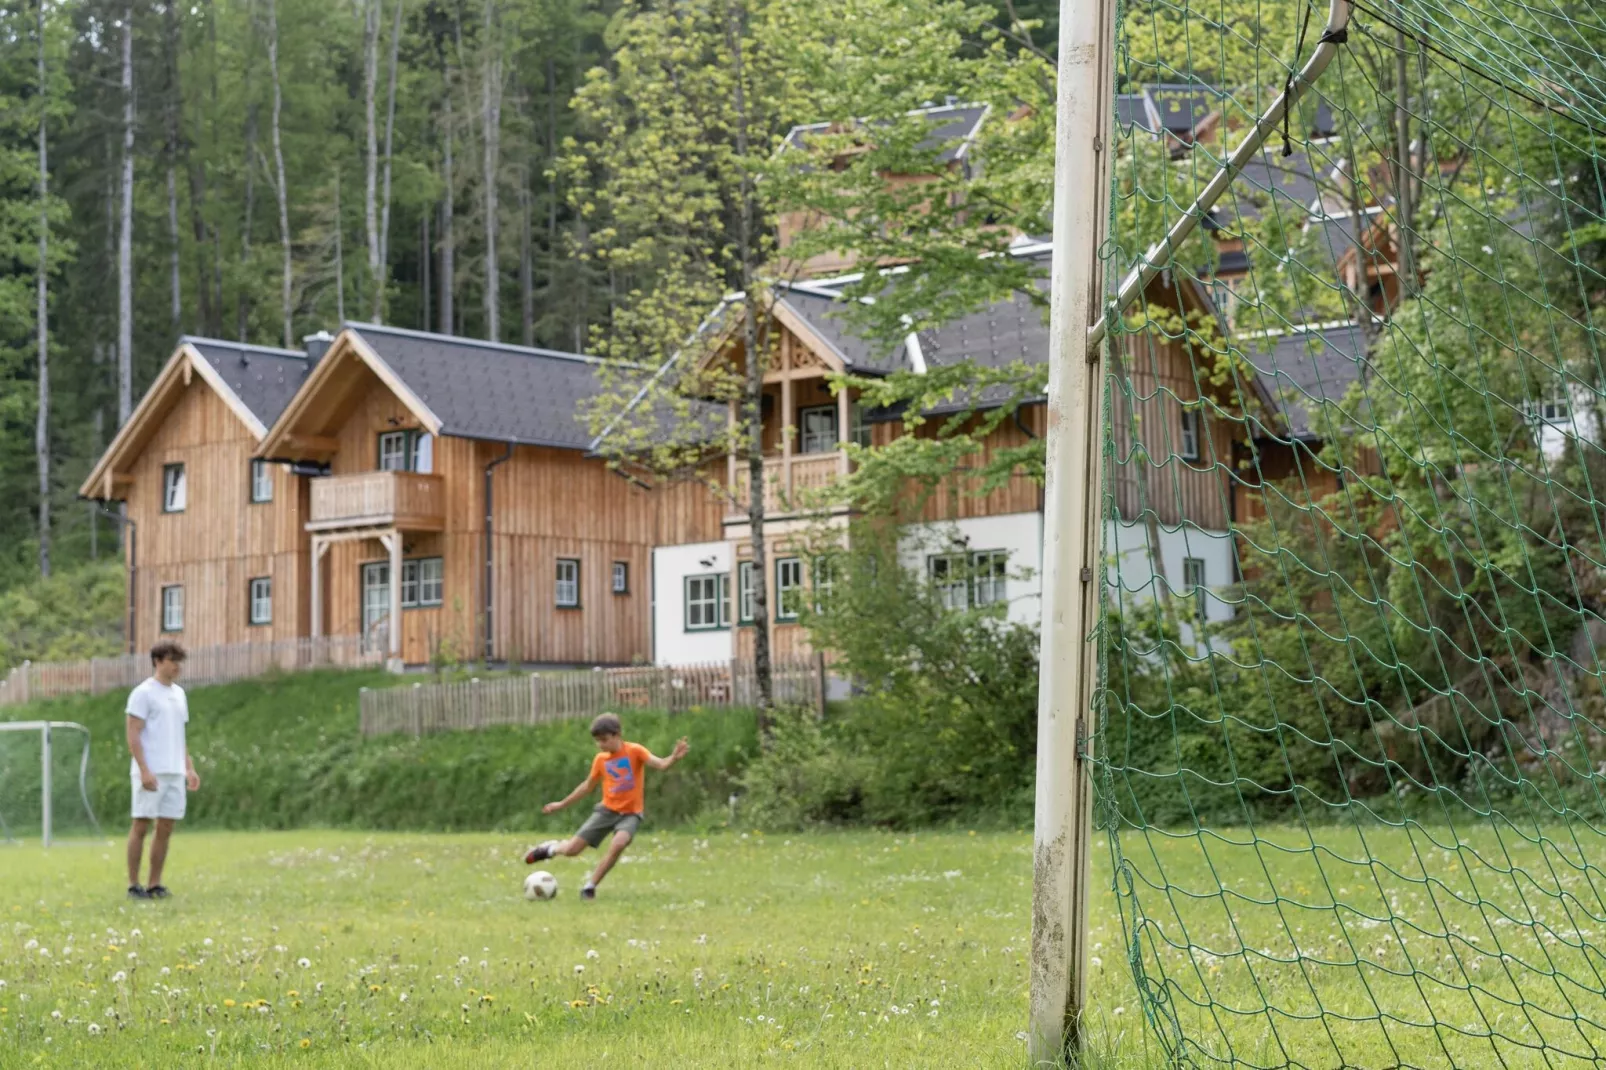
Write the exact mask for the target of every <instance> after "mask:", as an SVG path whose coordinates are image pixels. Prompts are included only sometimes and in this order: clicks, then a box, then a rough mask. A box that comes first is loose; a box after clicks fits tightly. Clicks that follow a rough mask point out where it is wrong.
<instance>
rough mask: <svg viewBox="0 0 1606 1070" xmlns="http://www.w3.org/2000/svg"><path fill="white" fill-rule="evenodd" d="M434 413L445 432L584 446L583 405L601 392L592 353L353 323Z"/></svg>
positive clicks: (531, 443)
mask: <svg viewBox="0 0 1606 1070" xmlns="http://www.w3.org/2000/svg"><path fill="white" fill-rule="evenodd" d="M346 327H347V328H349V329H350V330H353V331H356V332H357V333H358V334H359V335H361V336H362V340H363V341H364V342H366V343H368V345H369V347H370V348H372V349H373V351H374V352H375V353H377V354H379V357H380V359H382V360H383V361H384V362H385V363H386V364H387V365H389V366H390V369H391V370H392V371H393V372H395V373H396V375H397V377H398V378H400V379H401V381H402V382H403V383H404V384H405V385H406V386H407V388H408V389H409V390H411V391H412V392H413V393H414V394H416V395H417V396H418V398H419V400H420V401H422V402H423V403H424V404H425V405H427V406H428V407H429V410H430V411H431V412H433V413H434V414H435V415H436V416H438V417H440V421H441V434H443V435H453V436H457V437H460V438H481V439H491V440H494V441H497V442H517V443H519V444H521V445H527V446H555V447H558V448H560V449H576V450H583V449H586V448H587V447H588V446H590V444H591V436H590V434H589V433H588V432H587V429H586V426H585V423H584V418H583V416H582V415H581V411H580V410H581V405H582V402H584V401H586V400H587V399H589V398H591V397H593V396H595V395H596V393H597V391H598V388H599V384H598V381H597V365H598V364H600V363H601V362H600V361H599V360H598V359H597V358H595V357H586V356H580V355H578V354H575V353H560V352H557V351H555V350H548V349H526V348H524V347H523V346H512V345H502V344H498V343H494V342H482V341H479V340H477V339H473V338H455V337H450V336H447V335H440V334H425V333H423V332H421V331H408V330H403V329H401V328H398V327H379V326H375V325H373V324H370V323H348V324H346Z"/></svg>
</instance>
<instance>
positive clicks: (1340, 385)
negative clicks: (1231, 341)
mask: <svg viewBox="0 0 1606 1070" xmlns="http://www.w3.org/2000/svg"><path fill="white" fill-rule="evenodd" d="M1243 346H1244V357H1245V358H1246V359H1247V360H1248V361H1249V363H1250V364H1251V365H1253V366H1254V368H1255V373H1256V376H1257V378H1259V380H1260V382H1261V385H1262V386H1263V387H1264V388H1265V390H1266V392H1267V393H1268V394H1270V395H1271V396H1272V397H1273V398H1275V399H1276V400H1277V403H1278V405H1279V406H1280V407H1281V408H1282V411H1283V415H1284V416H1285V417H1286V418H1287V420H1288V433H1289V435H1290V436H1291V437H1293V438H1297V439H1307V440H1309V439H1323V438H1333V437H1335V436H1337V435H1339V434H1341V433H1342V432H1343V426H1342V424H1341V421H1343V414H1342V413H1341V412H1340V411H1338V410H1337V409H1335V408H1332V407H1324V406H1323V404H1322V403H1323V402H1332V403H1333V405H1334V406H1336V405H1338V404H1340V403H1342V402H1343V400H1344V394H1345V392H1346V391H1347V390H1348V389H1349V387H1350V384H1351V383H1353V382H1355V380H1357V379H1358V378H1360V375H1361V369H1362V367H1363V365H1364V362H1365V359H1366V358H1365V344H1364V338H1363V336H1362V334H1361V329H1360V327H1358V326H1356V325H1355V324H1340V325H1338V326H1329V327H1319V328H1312V329H1309V330H1299V331H1293V332H1290V333H1288V334H1283V335H1277V336H1273V337H1270V338H1262V339H1257V340H1254V341H1246V342H1244V343H1243ZM1324 408H1325V411H1321V410H1323V409H1324Z"/></svg>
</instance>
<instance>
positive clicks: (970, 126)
mask: <svg viewBox="0 0 1606 1070" xmlns="http://www.w3.org/2000/svg"><path fill="white" fill-rule="evenodd" d="M910 114H915V115H924V116H925V117H926V118H928V119H930V120H931V133H930V134H929V135H928V136H927V137H926V139H925V140H924V141H922V142H920V144H919V145H918V146H917V148H918V149H919V150H920V151H922V152H930V151H931V150H933V149H936V148H938V147H939V146H940V147H941V148H942V152H941V153H940V154H939V155H938V156H937V160H938V162H939V163H951V162H953V161H954V160H956V159H958V158H959V157H960V155H961V154H963V152H964V151H965V147H966V146H967V145H968V144H969V143H970V141H971V140H972V139H973V138H975V136H976V132H977V131H978V130H980V129H981V124H982V120H983V119H984V118H986V116H987V106H986V105H985V104H942V105H936V106H933V107H930V108H922V109H920V110H919V111H918V112H912V113H910ZM833 125H835V124H833V123H808V124H806V125H803V126H794V127H792V129H791V130H790V131H788V132H787V135H786V139H785V140H784V141H783V142H782V143H781V147H782V150H783V151H784V150H786V149H806V148H807V147H808V136H809V134H811V133H815V132H818V131H823V130H829V129H830V128H831V127H832V126H833Z"/></svg>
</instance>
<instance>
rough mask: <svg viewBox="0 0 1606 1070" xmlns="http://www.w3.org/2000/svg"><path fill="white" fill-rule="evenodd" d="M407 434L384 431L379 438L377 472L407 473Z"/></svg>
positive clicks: (404, 432)
mask: <svg viewBox="0 0 1606 1070" xmlns="http://www.w3.org/2000/svg"><path fill="white" fill-rule="evenodd" d="M407 461H408V455H407V432H406V431H386V432H385V433H383V434H381V435H380V436H379V470H380V471H381V472H405V471H407Z"/></svg>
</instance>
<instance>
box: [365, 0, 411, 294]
mask: <svg viewBox="0 0 1606 1070" xmlns="http://www.w3.org/2000/svg"><path fill="white" fill-rule="evenodd" d="M404 6H405V0H396V16H395V20H394V21H393V22H392V23H391V27H390V88H389V90H388V92H387V93H386V94H385V189H384V193H383V195H382V200H383V204H382V206H381V208H380V218H379V271H380V275H379V277H378V279H376V280H375V283H374V307H373V320H374V322H375V323H383V322H384V321H385V286H386V281H387V280H386V276H387V274H388V271H389V263H390V170H391V168H390V165H391V160H392V156H393V147H394V145H395V135H396V58H397V54H398V52H399V50H400V48H401V31H402V8H403V7H404Z"/></svg>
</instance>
